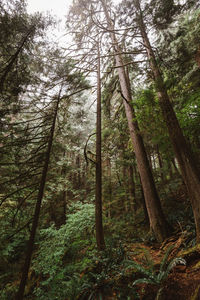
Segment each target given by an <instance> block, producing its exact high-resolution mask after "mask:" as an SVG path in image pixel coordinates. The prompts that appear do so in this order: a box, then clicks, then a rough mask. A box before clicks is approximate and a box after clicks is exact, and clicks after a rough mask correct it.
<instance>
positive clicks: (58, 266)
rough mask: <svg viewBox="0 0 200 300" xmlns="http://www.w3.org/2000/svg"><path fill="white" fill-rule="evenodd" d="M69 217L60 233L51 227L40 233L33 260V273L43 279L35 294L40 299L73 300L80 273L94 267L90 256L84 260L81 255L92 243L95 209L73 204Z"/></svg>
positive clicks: (76, 291)
mask: <svg viewBox="0 0 200 300" xmlns="http://www.w3.org/2000/svg"><path fill="white" fill-rule="evenodd" d="M68 213H69V215H68V218H67V222H66V224H65V225H62V226H61V227H60V228H59V229H56V227H55V225H54V224H52V225H51V226H49V227H48V228H47V229H42V230H41V231H40V236H39V240H38V245H39V249H38V251H37V254H36V255H35V257H34V260H33V269H34V270H35V272H36V273H37V274H38V275H39V274H42V276H43V280H42V282H41V283H40V286H39V287H38V288H37V289H36V290H35V293H36V295H37V297H40V298H39V299H49V298H53V299H54V297H57V298H55V299H65V298H66V297H69V299H76V295H78V294H79V293H80V284H81V282H82V280H81V278H80V273H81V272H82V271H83V270H84V269H85V268H89V267H90V265H92V264H93V262H92V261H91V257H90V255H91V254H90V253H89V254H88V256H86V257H84V258H83V257H82V255H81V251H85V250H84V249H87V248H88V247H89V246H90V244H91V243H92V245H93V243H94V242H93V234H94V205H93V204H89V203H86V204H82V203H74V204H73V205H71V207H69V212H68ZM91 251H92V249H91ZM91 251H89V252H91ZM76 274H77V275H76ZM75 287H76V288H75ZM70 297H71V298H70ZM73 297H74V298H73Z"/></svg>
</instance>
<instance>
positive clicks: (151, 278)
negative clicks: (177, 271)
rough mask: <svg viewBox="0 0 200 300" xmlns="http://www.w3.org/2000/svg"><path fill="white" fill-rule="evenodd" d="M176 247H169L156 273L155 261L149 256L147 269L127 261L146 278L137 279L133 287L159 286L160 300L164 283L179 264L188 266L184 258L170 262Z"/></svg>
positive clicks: (158, 295) (157, 297) (177, 258)
mask: <svg viewBox="0 0 200 300" xmlns="http://www.w3.org/2000/svg"><path fill="white" fill-rule="evenodd" d="M173 248H174V246H170V247H168V249H167V250H166V252H165V254H164V256H163V258H162V260H161V263H160V268H159V270H158V271H155V265H154V263H153V260H152V259H151V258H150V257H149V255H148V256H147V255H146V258H147V260H146V262H147V265H148V266H147V268H148V269H145V268H144V267H143V266H141V265H140V264H138V263H136V262H133V261H126V263H128V267H130V266H132V267H133V268H134V269H135V270H136V271H138V272H139V273H141V274H143V275H144V276H145V277H144V278H140V279H137V280H135V281H134V282H133V286H134V285H137V284H141V283H145V284H152V285H157V286H158V287H159V289H158V292H157V296H156V299H157V300H158V299H160V297H161V294H162V290H163V283H164V281H165V280H166V279H167V277H168V275H169V273H170V271H171V270H172V269H173V268H174V267H175V266H176V265H178V264H182V265H186V261H185V260H184V259H183V258H180V257H176V258H173V259H171V260H169V255H170V253H171V251H172V249H173Z"/></svg>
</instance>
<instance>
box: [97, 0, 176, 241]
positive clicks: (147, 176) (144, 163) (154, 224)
mask: <svg viewBox="0 0 200 300" xmlns="http://www.w3.org/2000/svg"><path fill="white" fill-rule="evenodd" d="M101 3H102V6H103V9H104V13H105V16H106V19H107V23H108V30H109V31H110V36H111V39H112V44H113V50H114V54H115V61H116V67H117V70H118V76H119V82H120V86H121V93H122V98H123V104H124V108H125V113H126V118H127V121H128V127H129V131H130V137H131V141H132V144H133V148H134V151H135V156H136V161H137V166H138V170H139V173H140V176H141V181H142V186H143V191H144V196H145V202H146V207H147V211H148V215H149V219H150V226H151V229H152V230H153V232H154V234H155V237H156V239H157V240H158V241H160V242H161V241H163V240H164V239H165V238H166V237H167V236H168V235H169V232H170V229H171V228H170V226H169V224H168V223H167V221H166V219H165V216H164V214H163V211H162V208H161V203H160V199H159V196H158V193H157V190H156V187H155V183H154V179H153V175H152V172H151V170H150V166H149V161H148V158H147V154H146V151H145V147H144V143H143V139H142V136H141V134H140V130H139V127H138V123H137V121H136V117H135V112H134V110H133V107H132V105H131V100H132V99H131V91H130V87H129V83H128V78H127V76H126V72H125V67H124V64H123V59H122V56H121V54H120V53H121V49H120V47H119V44H118V41H117V39H116V36H115V33H114V26H113V23H112V20H111V18H110V15H109V13H108V9H107V6H106V4H105V1H104V0H101Z"/></svg>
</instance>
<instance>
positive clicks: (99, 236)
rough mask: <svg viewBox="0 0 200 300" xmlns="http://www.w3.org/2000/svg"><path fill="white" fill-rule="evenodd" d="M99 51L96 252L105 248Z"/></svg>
mask: <svg viewBox="0 0 200 300" xmlns="http://www.w3.org/2000/svg"><path fill="white" fill-rule="evenodd" d="M100 76H101V75H100V50H99V42H98V65H97V122H96V198H95V223H96V242H97V248H98V250H103V249H104V248H105V241H104V231H103V222H102V163H101V77H100Z"/></svg>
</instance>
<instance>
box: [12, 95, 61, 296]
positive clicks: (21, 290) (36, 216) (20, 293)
mask: <svg viewBox="0 0 200 300" xmlns="http://www.w3.org/2000/svg"><path fill="white" fill-rule="evenodd" d="M60 94H61V89H60V92H59V95H58V99H57V103H56V108H55V113H54V117H53V123H52V126H51V130H50V136H49V142H48V146H47V152H46V158H45V162H44V167H43V172H42V177H41V182H40V187H39V191H38V197H37V202H36V206H35V212H34V217H33V223H32V228H31V233H30V238H29V242H28V248H27V254H26V259H25V263H24V267H23V270H22V277H21V281H20V286H19V290H18V292H17V294H16V297H15V299H16V300H22V299H23V297H24V290H25V286H26V281H27V278H28V271H29V268H30V264H31V257H32V253H33V247H34V241H35V234H36V229H37V226H38V221H39V215H40V208H41V203H42V198H43V194H44V188H45V183H46V177H47V171H48V166H49V160H50V154H51V147H52V143H53V136H54V130H55V124H56V117H57V113H58V107H59V102H60Z"/></svg>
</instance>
